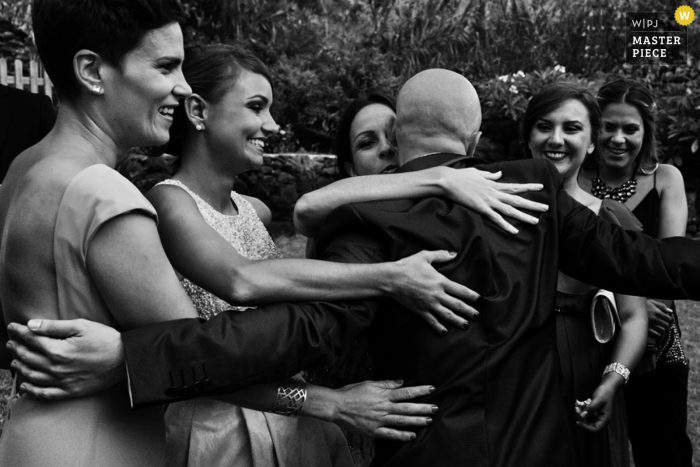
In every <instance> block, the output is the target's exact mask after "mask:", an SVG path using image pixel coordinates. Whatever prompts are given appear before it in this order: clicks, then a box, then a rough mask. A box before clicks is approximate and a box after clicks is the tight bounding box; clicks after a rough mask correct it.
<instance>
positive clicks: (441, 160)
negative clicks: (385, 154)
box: [395, 152, 486, 173]
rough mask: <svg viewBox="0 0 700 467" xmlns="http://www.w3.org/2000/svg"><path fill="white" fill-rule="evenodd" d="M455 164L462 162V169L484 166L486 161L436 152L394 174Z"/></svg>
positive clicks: (462, 155)
mask: <svg viewBox="0 0 700 467" xmlns="http://www.w3.org/2000/svg"><path fill="white" fill-rule="evenodd" d="M457 162H462V164H463V166H464V167H473V166H475V165H478V164H484V163H485V162H486V161H484V160H483V159H479V158H478V157H469V156H467V155H464V154H452V153H449V152H436V153H434V154H428V155H426V156H422V157H419V158H417V159H413V160H411V161H408V162H406V163H405V164H404V165H402V166H401V167H399V168H398V169H396V172H395V173H401V172H415V171H418V170H425V169H429V168H431V167H438V166H440V165H448V166H449V165H453V164H455V163H457Z"/></svg>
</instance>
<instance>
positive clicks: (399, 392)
mask: <svg viewBox="0 0 700 467" xmlns="http://www.w3.org/2000/svg"><path fill="white" fill-rule="evenodd" d="M279 384H280V383H266V384H260V385H256V386H253V387H250V388H247V389H243V390H241V391H238V392H236V393H234V394H230V395H222V396H216V397H215V399H218V400H220V401H223V402H228V403H230V404H235V405H239V406H242V407H247V408H250V409H253V410H259V411H262V412H269V411H270V409H272V408H273V406H274V405H275V400H276V395H277V389H278V385H279ZM282 384H284V383H282ZM402 386H403V382H402V381H364V382H361V383H355V384H349V385H347V386H345V387H342V388H340V389H329V388H325V387H322V386H316V385H313V384H308V385H306V390H307V393H308V395H307V398H306V401H305V402H304V405H303V406H302V408H301V411H300V412H299V415H303V416H307V417H314V418H318V419H320V420H324V421H327V422H333V423H335V424H337V425H339V426H340V427H341V428H343V429H346V430H349V431H352V432H354V433H357V434H360V435H362V436H368V437H371V438H386V439H393V440H396V441H410V440H412V439H415V436H416V435H415V433H413V432H412V431H404V430H399V429H398V428H390V427H392V426H393V427H407V426H414V427H421V426H427V425H428V424H430V423H431V422H432V418H431V416H432V415H433V414H435V413H436V412H437V410H438V407H437V406H435V405H431V404H418V403H411V402H407V401H408V400H410V399H415V398H416V397H421V396H425V395H428V394H430V393H431V392H433V391H434V390H435V388H434V387H432V386H415V387H402Z"/></svg>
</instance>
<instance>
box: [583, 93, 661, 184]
mask: <svg viewBox="0 0 700 467" xmlns="http://www.w3.org/2000/svg"><path fill="white" fill-rule="evenodd" d="M597 98H598V105H599V106H600V108H601V110H603V111H604V110H605V108H606V107H607V106H609V105H610V104H629V105H631V106H633V107H634V108H636V109H637V111H639V115H641V117H642V123H643V125H644V138H643V139H642V147H641V149H640V150H639V155H638V156H637V160H636V161H635V166H636V167H635V171H637V170H641V171H642V172H645V173H648V172H653V171H654V169H655V168H656V165H657V164H658V162H659V156H658V142H657V136H656V104H655V103H654V95H653V94H652V93H651V91H650V90H649V89H648V88H647V87H646V86H644V85H643V84H641V83H638V82H637V81H633V80H630V79H618V80H615V81H611V82H609V83H606V84H604V85H603V87H602V88H600V90H599V91H598V97H597ZM593 156H595V157H591V158H588V160H587V161H586V164H585V166H592V165H595V163H596V161H598V158H599V156H598V151H597V150H596V152H594V153H593ZM598 162H600V161H598Z"/></svg>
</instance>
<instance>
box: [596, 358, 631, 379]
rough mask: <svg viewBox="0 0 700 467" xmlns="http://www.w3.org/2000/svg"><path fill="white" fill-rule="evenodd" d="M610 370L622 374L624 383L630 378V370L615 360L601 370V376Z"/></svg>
mask: <svg viewBox="0 0 700 467" xmlns="http://www.w3.org/2000/svg"><path fill="white" fill-rule="evenodd" d="M612 372H615V373H617V374H618V375H620V376H622V377H623V378H624V379H625V384H627V381H629V379H630V370H629V368H627V367H626V366H625V365H623V364H622V363H618V362H615V363H611V364H610V365H608V366H606V367H605V370H603V377H605V375H607V374H608V373H612Z"/></svg>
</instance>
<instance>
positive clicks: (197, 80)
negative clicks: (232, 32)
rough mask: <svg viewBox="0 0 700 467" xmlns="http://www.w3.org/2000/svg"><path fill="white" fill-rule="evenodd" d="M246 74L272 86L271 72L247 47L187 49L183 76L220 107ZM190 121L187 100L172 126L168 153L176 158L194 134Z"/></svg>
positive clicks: (194, 47)
mask: <svg viewBox="0 0 700 467" xmlns="http://www.w3.org/2000/svg"><path fill="white" fill-rule="evenodd" d="M243 70H247V71H250V72H251V73H255V74H258V75H262V76H264V77H265V79H267V80H268V81H269V82H270V87H272V79H271V77H270V71H269V70H268V69H267V67H266V66H265V64H264V63H263V62H262V61H260V59H259V58H258V57H256V56H255V55H253V54H252V53H251V52H250V51H248V50H247V49H244V48H243V47H240V46H236V45H231V44H210V45H197V46H192V47H186V48H185V61H184V62H183V64H182V74H183V75H184V76H185V80H186V81H187V84H189V85H190V87H191V88H192V93H193V94H198V95H199V96H201V97H202V98H203V99H204V100H206V101H207V102H210V103H212V104H215V103H218V102H219V101H221V99H222V98H223V97H224V96H225V95H226V93H227V92H228V91H229V90H230V89H231V88H233V87H234V86H235V84H236V83H237V82H238V78H239V77H240V76H241V72H242V71H243ZM191 127H192V125H191V123H190V122H189V120H188V119H187V113H186V112H185V102H184V99H182V100H180V105H178V106H177V108H176V109H175V114H174V116H173V124H172V125H171V126H170V142H169V143H168V146H167V149H166V151H167V152H168V153H170V154H173V155H180V154H181V152H182V139H183V138H184V137H185V135H186V134H187V132H188V131H193V128H191Z"/></svg>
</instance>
